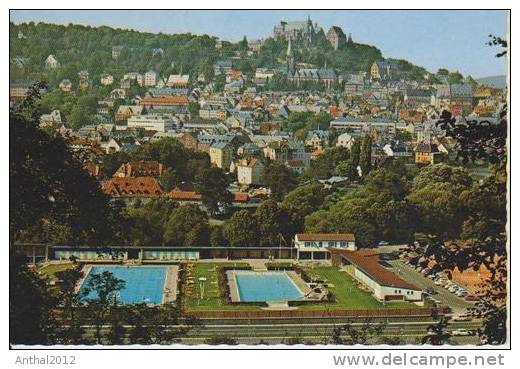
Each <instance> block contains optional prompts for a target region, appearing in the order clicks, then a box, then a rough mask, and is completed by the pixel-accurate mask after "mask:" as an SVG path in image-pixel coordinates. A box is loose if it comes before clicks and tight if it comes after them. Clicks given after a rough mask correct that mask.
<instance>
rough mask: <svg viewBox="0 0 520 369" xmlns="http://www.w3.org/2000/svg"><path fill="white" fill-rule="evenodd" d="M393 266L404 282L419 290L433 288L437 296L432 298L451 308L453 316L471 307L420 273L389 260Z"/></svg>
mask: <svg viewBox="0 0 520 369" xmlns="http://www.w3.org/2000/svg"><path fill="white" fill-rule="evenodd" d="M388 263H389V264H390V265H392V266H393V269H394V272H395V273H397V274H398V275H399V276H400V277H401V278H403V279H404V280H405V281H407V282H410V283H412V284H414V285H416V286H417V287H419V288H422V289H426V288H428V287H431V288H433V289H434V290H435V291H436V292H437V294H436V295H435V296H433V297H434V298H435V299H436V300H439V301H441V302H442V303H443V304H446V305H448V306H449V307H451V308H452V310H453V313H454V314H455V315H460V314H464V313H466V312H467V309H468V308H470V307H472V306H473V304H472V303H470V302H467V301H465V300H464V299H463V298H460V297H458V296H456V295H455V294H454V293H451V292H449V291H448V290H446V289H445V288H442V287H440V286H437V285H436V284H435V283H434V282H433V281H432V280H431V279H429V278H426V277H425V276H423V275H422V274H421V273H419V272H418V271H416V270H415V269H413V268H410V267H409V266H408V265H406V264H404V263H403V262H402V261H400V260H391V261H389V262H388Z"/></svg>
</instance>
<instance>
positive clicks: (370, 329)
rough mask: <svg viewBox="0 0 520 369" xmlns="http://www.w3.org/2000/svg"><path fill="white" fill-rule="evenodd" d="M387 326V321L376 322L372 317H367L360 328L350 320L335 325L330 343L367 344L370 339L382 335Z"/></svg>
mask: <svg viewBox="0 0 520 369" xmlns="http://www.w3.org/2000/svg"><path fill="white" fill-rule="evenodd" d="M385 328H386V324H385V323H375V322H372V320H371V319H370V318H368V319H365V321H364V322H363V324H362V325H361V326H360V327H359V328H357V327H355V326H354V325H353V324H352V323H351V322H348V323H346V324H344V325H341V326H336V327H334V329H333V332H332V336H331V337H330V341H331V342H330V343H333V344H336V345H367V344H369V343H370V340H373V339H374V338H376V337H378V336H381V334H382V333H383V332H384V330H385ZM327 343H328V342H327Z"/></svg>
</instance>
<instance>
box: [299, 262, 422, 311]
mask: <svg viewBox="0 0 520 369" xmlns="http://www.w3.org/2000/svg"><path fill="white" fill-rule="evenodd" d="M305 272H306V273H307V275H308V276H309V277H311V278H315V279H320V280H323V281H327V283H330V284H332V285H333V287H329V289H330V290H331V291H332V293H333V294H334V296H335V299H336V301H335V302H333V303H331V304H313V305H304V306H301V307H300V308H301V309H302V310H323V309H337V310H343V309H346V310H348V309H384V308H413V307H415V306H416V305H414V304H410V303H407V302H393V303H389V304H384V305H383V304H382V303H381V302H379V301H377V300H376V299H375V298H374V297H373V296H372V294H371V293H369V292H366V291H363V290H361V289H359V288H358V287H357V286H356V284H357V283H356V282H355V281H354V280H353V279H352V277H350V276H349V275H348V274H347V273H346V272H341V271H339V270H338V269H337V268H334V267H319V268H313V269H306V270H305Z"/></svg>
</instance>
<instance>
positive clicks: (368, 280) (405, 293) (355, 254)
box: [330, 248, 422, 301]
mask: <svg viewBox="0 0 520 369" xmlns="http://www.w3.org/2000/svg"><path fill="white" fill-rule="evenodd" d="M330 252H331V255H332V257H331V258H332V264H333V265H335V266H341V267H343V268H344V269H345V270H346V271H347V272H348V273H349V274H350V275H351V276H352V277H354V278H355V279H357V280H358V281H359V282H361V283H363V284H364V285H365V286H367V287H368V288H370V289H371V290H372V293H373V294H374V297H375V298H376V299H378V300H379V301H403V300H404V301H422V290H421V289H420V288H418V287H416V286H414V285H413V284H411V283H409V282H406V281H405V280H403V279H401V278H400V277H399V276H397V275H396V274H395V273H393V272H392V271H390V270H388V269H386V268H384V267H383V266H382V265H381V264H380V263H379V260H380V259H379V253H378V252H377V251H373V250H368V249H364V250H358V251H351V250H347V249H337V248H336V249H330Z"/></svg>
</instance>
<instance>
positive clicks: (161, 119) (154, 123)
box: [127, 114, 175, 132]
mask: <svg viewBox="0 0 520 369" xmlns="http://www.w3.org/2000/svg"><path fill="white" fill-rule="evenodd" d="M127 125H128V128H144V129H145V130H147V131H157V132H166V131H170V130H172V129H174V128H175V121H174V120H173V119H171V118H169V117H165V116H163V115H160V114H146V115H133V116H131V117H129V118H128V120H127Z"/></svg>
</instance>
